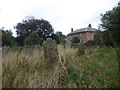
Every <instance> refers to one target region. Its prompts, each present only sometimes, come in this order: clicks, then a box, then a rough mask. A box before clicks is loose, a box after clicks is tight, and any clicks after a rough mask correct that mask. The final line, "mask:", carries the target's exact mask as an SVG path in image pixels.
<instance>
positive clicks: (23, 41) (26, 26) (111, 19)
mask: <svg viewBox="0 0 120 90" xmlns="http://www.w3.org/2000/svg"><path fill="white" fill-rule="evenodd" d="M101 22H102V23H101V24H100V28H99V29H100V30H99V31H96V33H95V36H94V40H93V41H88V42H87V44H91V45H92V44H95V45H96V44H97V45H107V46H109V45H111V46H120V2H119V3H118V4H117V5H116V6H115V7H114V8H113V9H112V10H110V11H106V13H105V14H101ZM14 28H15V29H16V32H17V37H13V36H12V32H11V31H10V30H2V32H1V33H2V46H14V45H17V46H24V45H27V46H32V45H42V43H43V41H44V40H46V38H52V39H54V40H55V41H56V42H57V44H65V43H66V40H65V38H66V36H65V35H63V34H62V32H57V33H54V29H53V27H52V25H51V24H50V23H49V22H48V21H47V20H44V19H36V18H34V17H33V16H32V17H27V18H25V19H24V20H23V21H22V22H19V23H18V24H17V25H16V26H15V27H14ZM101 29H104V31H101ZM0 35H1V34H0ZM75 40H76V39H75ZM78 41H79V40H77V41H76V42H78ZM72 42H74V41H73V40H72Z"/></svg>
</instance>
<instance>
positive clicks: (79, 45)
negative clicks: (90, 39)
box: [77, 43, 85, 55]
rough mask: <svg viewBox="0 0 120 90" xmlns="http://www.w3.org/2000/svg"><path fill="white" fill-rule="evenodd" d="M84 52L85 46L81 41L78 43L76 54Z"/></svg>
mask: <svg viewBox="0 0 120 90" xmlns="http://www.w3.org/2000/svg"><path fill="white" fill-rule="evenodd" d="M84 53H85V47H84V44H83V43H78V52H77V54H78V55H84Z"/></svg>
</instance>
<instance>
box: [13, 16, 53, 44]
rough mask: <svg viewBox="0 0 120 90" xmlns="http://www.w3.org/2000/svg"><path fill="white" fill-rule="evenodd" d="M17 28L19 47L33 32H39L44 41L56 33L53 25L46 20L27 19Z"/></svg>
mask: <svg viewBox="0 0 120 90" xmlns="http://www.w3.org/2000/svg"><path fill="white" fill-rule="evenodd" d="M15 28H16V29H17V30H16V32H17V42H18V44H19V45H23V41H24V39H25V38H26V37H27V36H29V35H30V33H31V32H33V31H34V32H37V33H38V35H39V36H40V37H41V38H43V39H44V40H45V39H46V38H48V37H50V36H51V35H52V34H53V33H54V30H53V28H52V25H51V24H50V23H49V22H48V21H46V20H44V19H35V18H34V17H28V18H26V19H25V20H23V21H22V22H20V23H18V24H17V25H16V26H15Z"/></svg>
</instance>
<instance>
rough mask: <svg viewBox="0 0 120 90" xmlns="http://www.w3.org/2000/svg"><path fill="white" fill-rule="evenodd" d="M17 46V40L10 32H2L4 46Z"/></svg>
mask: <svg viewBox="0 0 120 90" xmlns="http://www.w3.org/2000/svg"><path fill="white" fill-rule="evenodd" d="M14 44H15V38H14V37H13V36H12V32H11V31H10V30H6V31H3V30H2V46H13V45H14Z"/></svg>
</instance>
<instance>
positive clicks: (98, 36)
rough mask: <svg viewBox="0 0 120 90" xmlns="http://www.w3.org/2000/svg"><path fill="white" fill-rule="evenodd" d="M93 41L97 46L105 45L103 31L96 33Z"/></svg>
mask: <svg viewBox="0 0 120 90" xmlns="http://www.w3.org/2000/svg"><path fill="white" fill-rule="evenodd" d="M93 41H94V42H95V43H96V44H97V45H102V44H103V31H96V32H95V35H94V39H93Z"/></svg>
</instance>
